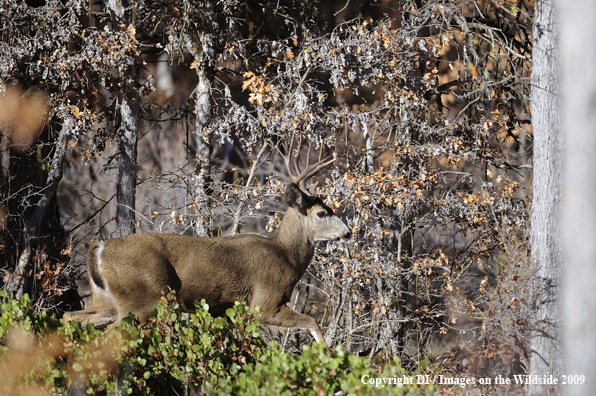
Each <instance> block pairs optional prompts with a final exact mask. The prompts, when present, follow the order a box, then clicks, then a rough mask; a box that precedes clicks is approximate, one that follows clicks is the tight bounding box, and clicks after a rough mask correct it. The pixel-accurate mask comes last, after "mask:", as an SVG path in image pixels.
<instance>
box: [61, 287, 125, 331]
mask: <svg viewBox="0 0 596 396" xmlns="http://www.w3.org/2000/svg"><path fill="white" fill-rule="evenodd" d="M91 287H92V290H93V292H92V293H93V294H92V297H91V307H89V308H87V309H84V310H82V311H73V312H65V313H64V316H63V319H64V321H65V322H70V321H73V320H74V321H75V322H78V323H80V324H82V325H86V324H87V323H92V324H93V326H94V327H104V326H107V325H109V324H111V323H114V321H116V319H117V310H116V305H115V304H114V298H113V297H112V295H111V294H110V293H109V292H108V291H106V290H104V289H101V288H99V287H97V286H95V285H94V284H93V283H92V285H91Z"/></svg>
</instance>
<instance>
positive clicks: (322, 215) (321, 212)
mask: <svg viewBox="0 0 596 396" xmlns="http://www.w3.org/2000/svg"><path fill="white" fill-rule="evenodd" d="M317 216H319V217H320V218H323V217H325V216H327V212H325V211H320V212H317Z"/></svg>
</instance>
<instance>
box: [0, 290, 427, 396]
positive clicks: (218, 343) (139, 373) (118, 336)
mask: <svg viewBox="0 0 596 396" xmlns="http://www.w3.org/2000/svg"><path fill="white" fill-rule="evenodd" d="M0 300H1V302H2V315H1V317H0V370H2V373H3V374H4V376H5V380H4V381H3V382H2V384H0V393H7V394H19V393H24V391H26V390H31V389H35V390H36V391H37V393H39V392H42V393H47V394H68V393H75V392H77V393H80V392H81V391H86V392H87V393H88V394H110V395H129V394H150V395H166V394H179V395H181V394H188V393H189V391H190V390H200V391H201V392H206V393H209V394H212V395H219V394H234V395H244V394H249V395H255V394H256V395H260V394H266V395H270V394H271V395H278V394H279V395H293V394H298V395H328V394H334V393H336V392H338V391H340V390H344V391H345V392H346V394H348V395H357V394H358V395H360V394H373V393H374V394H397V395H402V394H403V395H405V394H408V395H423V394H432V393H433V392H434V391H436V389H435V388H433V387H432V386H429V387H426V388H424V389H422V388H420V387H419V386H418V385H408V386H404V387H398V386H391V387H375V386H374V384H369V385H367V384H363V383H362V381H361V378H362V377H363V376H366V377H365V378H367V379H371V378H381V377H394V376H396V377H401V376H403V375H405V371H404V370H403V368H401V366H400V364H399V361H398V360H394V362H393V363H392V364H389V365H387V366H386V367H385V372H384V373H383V374H379V373H377V372H375V371H374V370H373V369H372V368H371V367H370V363H369V361H368V360H367V359H365V358H360V357H357V356H355V355H351V354H349V353H347V352H345V351H343V350H342V349H341V348H336V349H335V350H333V351H330V352H329V351H327V349H326V348H325V346H323V345H320V344H314V345H313V346H312V347H309V346H305V347H304V348H303V352H302V354H301V355H297V354H288V353H286V352H285V351H284V350H283V349H282V348H281V347H279V346H278V345H277V344H276V343H271V344H270V345H269V346H267V345H265V343H264V341H263V340H262V338H261V337H260V334H259V332H258V321H256V320H254V318H253V317H252V315H251V314H250V313H249V311H248V309H247V308H246V306H244V305H243V304H240V303H236V304H235V306H234V307H233V308H230V309H228V310H227V312H226V314H227V317H225V318H223V317H216V318H212V317H211V315H210V314H209V312H208V310H207V309H205V308H208V307H207V306H206V304H205V302H204V301H203V302H201V303H199V304H197V310H196V313H193V314H190V315H188V314H185V313H183V312H181V310H180V308H179V306H178V303H177V302H176V300H175V298H174V296H173V295H168V296H167V297H164V298H163V299H162V300H163V301H162V302H160V303H159V304H158V305H157V306H156V307H155V309H154V312H153V314H152V317H151V320H150V321H149V323H147V324H145V325H140V324H139V323H138V322H136V321H135V320H134V319H133V318H132V316H129V317H128V318H126V319H125V320H124V321H123V323H122V325H121V326H119V327H115V328H113V329H110V330H107V331H100V330H97V329H94V328H93V326H92V325H90V324H89V325H87V326H85V327H81V326H80V325H79V324H77V323H63V322H62V320H58V319H56V318H55V316H53V315H52V316H49V315H46V314H45V313H42V314H41V315H36V314H35V313H34V310H33V308H32V306H31V301H30V300H29V298H28V297H27V296H26V295H25V296H23V297H22V298H21V299H20V300H18V301H17V300H15V299H14V298H13V297H12V296H10V295H6V294H5V293H2V292H0ZM433 369H434V368H426V367H423V368H421V370H422V371H424V372H425V373H426V372H427V371H429V370H433ZM373 383H374V381H373Z"/></svg>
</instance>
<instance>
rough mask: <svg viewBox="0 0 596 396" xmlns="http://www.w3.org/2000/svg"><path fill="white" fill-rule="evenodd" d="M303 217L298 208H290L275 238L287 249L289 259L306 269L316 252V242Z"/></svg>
mask: <svg viewBox="0 0 596 396" xmlns="http://www.w3.org/2000/svg"><path fill="white" fill-rule="evenodd" d="M302 218H303V216H301V215H300V213H298V211H297V210H296V209H294V208H288V211H287V212H286V215H285V216H284V218H283V220H282V221H281V224H280V226H279V229H278V231H277V234H275V236H274V237H273V239H274V240H275V241H277V242H278V243H279V244H280V245H281V246H282V247H283V248H284V249H285V250H286V251H287V253H288V258H289V261H290V262H291V263H292V264H293V265H294V266H295V267H296V268H297V269H299V270H301V271H306V267H308V265H309V264H310V260H311V259H312V257H313V255H314V253H315V242H314V241H313V240H311V238H310V237H309V233H308V230H307V229H306V227H305V225H304V224H303V221H302Z"/></svg>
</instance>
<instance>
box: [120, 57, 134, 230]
mask: <svg viewBox="0 0 596 396" xmlns="http://www.w3.org/2000/svg"><path fill="white" fill-rule="evenodd" d="M127 62H128V64H127V67H126V69H125V70H126V73H127V76H126V78H127V79H128V80H129V84H127V85H129V87H130V89H129V90H128V92H125V93H124V94H123V95H122V104H121V105H120V116H121V117H122V124H121V126H120V141H119V143H118V148H119V151H120V163H119V166H118V185H117V186H116V199H117V206H116V222H117V223H118V232H119V236H126V235H130V234H134V233H135V226H136V224H135V222H136V221H135V198H136V188H137V141H138V137H139V134H138V127H139V95H138V91H137V88H136V86H137V66H136V64H135V63H134V60H133V59H132V58H128V59H127Z"/></svg>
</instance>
